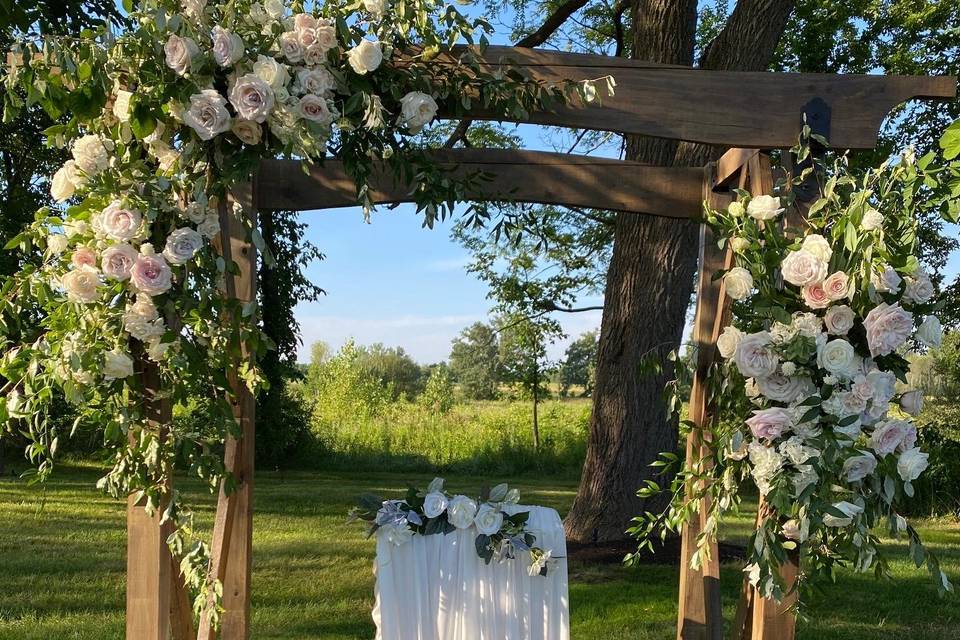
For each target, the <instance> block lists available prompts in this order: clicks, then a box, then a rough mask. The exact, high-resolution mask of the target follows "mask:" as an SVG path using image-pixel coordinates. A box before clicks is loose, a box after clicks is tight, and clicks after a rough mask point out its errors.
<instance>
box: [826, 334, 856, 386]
mask: <svg viewBox="0 0 960 640" xmlns="http://www.w3.org/2000/svg"><path fill="white" fill-rule="evenodd" d="M817 364H818V365H819V366H820V367H822V368H824V369H826V370H827V371H829V372H830V373H832V374H833V375H835V376H837V377H839V378H851V377H853V374H854V371H855V369H856V365H857V353H856V351H855V350H854V348H853V345H852V344H850V343H849V342H847V341H846V340H844V339H842V338H835V339H833V340H830V341H829V342H827V343H826V344H824V345H823V346H822V347H821V348H819V349H818V350H817Z"/></svg>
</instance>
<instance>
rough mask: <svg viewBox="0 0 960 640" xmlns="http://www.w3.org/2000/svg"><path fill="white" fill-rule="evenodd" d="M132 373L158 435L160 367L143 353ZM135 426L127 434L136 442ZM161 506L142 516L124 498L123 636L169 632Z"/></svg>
mask: <svg viewBox="0 0 960 640" xmlns="http://www.w3.org/2000/svg"><path fill="white" fill-rule="evenodd" d="M137 375H138V376H139V378H140V383H141V386H142V388H143V390H144V394H145V397H146V400H145V406H144V412H145V416H146V427H145V428H147V429H151V430H155V431H157V432H158V433H159V436H160V437H161V438H162V437H163V435H164V430H165V429H166V425H168V424H169V423H170V420H171V417H172V409H171V405H170V401H169V399H166V398H160V397H157V394H158V392H159V390H160V372H159V369H158V367H157V364H156V363H154V362H152V361H151V360H149V359H147V358H146V357H144V356H143V355H140V356H139V357H138V358H137ZM139 437H140V430H132V431H131V432H130V435H129V438H130V442H131V444H135V443H136V442H137V441H138V440H139ZM161 512H162V509H160V510H157V512H155V513H154V515H152V516H151V515H147V512H146V511H145V510H144V508H143V502H142V501H139V502H138V501H137V500H136V498H135V496H133V495H131V496H130V497H129V498H127V616H126V637H127V640H168V637H169V635H170V628H171V626H170V607H171V586H172V580H173V579H174V573H173V569H172V568H173V562H172V557H171V554H170V548H169V547H168V546H167V530H166V529H165V528H164V527H162V526H161V524H160V517H161Z"/></svg>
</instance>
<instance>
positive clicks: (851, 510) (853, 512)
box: [823, 501, 863, 527]
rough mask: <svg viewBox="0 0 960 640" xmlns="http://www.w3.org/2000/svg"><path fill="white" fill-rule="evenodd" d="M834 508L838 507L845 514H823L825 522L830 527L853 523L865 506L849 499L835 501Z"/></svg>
mask: <svg viewBox="0 0 960 640" xmlns="http://www.w3.org/2000/svg"><path fill="white" fill-rule="evenodd" d="M833 508H834V509H838V510H839V511H840V512H842V513H843V514H844V515H843V517H838V516H834V515H831V514H829V513H825V514H823V524H825V525H827V526H828V527H846V526H848V525H850V524H852V523H853V520H854V518H856V517H857V516H858V515H860V514H861V513H863V507H861V506H860V505H856V504H853V503H852V502H847V501H843V502H835V503H834V504H833Z"/></svg>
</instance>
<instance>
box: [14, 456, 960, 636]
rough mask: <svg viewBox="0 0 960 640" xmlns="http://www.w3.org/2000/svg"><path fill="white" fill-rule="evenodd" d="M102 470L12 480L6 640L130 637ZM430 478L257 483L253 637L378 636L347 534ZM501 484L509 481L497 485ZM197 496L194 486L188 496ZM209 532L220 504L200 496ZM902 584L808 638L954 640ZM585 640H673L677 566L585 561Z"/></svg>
mask: <svg viewBox="0 0 960 640" xmlns="http://www.w3.org/2000/svg"><path fill="white" fill-rule="evenodd" d="M97 477H98V470H97V469H96V468H93V467H89V466H88V467H78V468H70V469H60V470H59V472H58V474H57V475H56V476H55V479H54V480H53V481H52V482H51V483H50V484H49V485H47V486H46V487H43V488H41V487H29V486H27V485H26V484H25V483H23V482H22V481H20V480H17V479H14V478H5V479H3V480H0V576H2V588H0V640H50V639H56V640H106V639H114V638H121V637H122V636H123V604H124V568H125V565H124V545H125V531H124V522H123V513H124V508H123V505H122V504H119V503H117V502H115V501H113V500H111V499H109V498H106V497H104V496H102V495H100V494H98V493H97V492H96V490H95V489H94V488H93V483H94V481H95V480H96V478H97ZM429 479H430V476H429V475H423V474H415V473H382V472H380V473H375V472H370V473H367V472H363V473H358V472H288V473H285V474H280V473H275V472H265V473H261V474H259V475H258V478H257V485H256V503H257V511H256V519H255V531H256V533H255V541H254V543H255V559H254V595H253V610H254V614H253V615H254V634H253V637H254V638H256V639H257V640H272V639H305V638H320V639H323V640H347V639H366V640H369V639H370V638H372V637H373V633H374V631H373V626H372V624H371V623H370V607H371V604H372V590H373V576H372V573H371V562H372V557H373V552H374V546H373V543H372V541H370V540H367V539H365V538H364V536H363V532H362V530H361V529H359V528H356V527H355V526H352V525H347V524H346V522H345V521H346V513H347V510H348V509H349V508H350V506H351V504H352V500H353V498H354V497H355V496H356V495H358V494H360V493H362V492H364V491H371V490H372V491H375V492H381V493H384V494H389V493H390V492H391V491H395V490H398V489H401V488H402V487H404V486H405V484H406V483H407V482H413V483H417V484H424V483H426V482H428V481H429ZM485 479H487V478H483V477H476V476H471V477H470V478H469V479H467V477H466V476H463V475H454V474H450V475H448V481H449V484H450V485H451V488H452V489H453V490H476V489H477V488H478V486H479V484H480V483H481V482H483V481H484V480H485ZM489 479H491V480H500V479H508V480H512V478H508V477H507V478H505V477H503V476H496V477H493V478H489ZM515 484H516V485H517V486H518V487H520V489H521V490H522V491H523V496H524V501H525V502H529V503H539V504H545V505H550V506H553V507H556V508H557V509H558V510H560V511H561V513H563V512H565V511H566V509H568V508H569V506H570V504H571V502H572V500H573V497H574V493H575V490H576V481H575V480H574V479H572V478H563V477H554V478H537V477H534V476H526V477H523V478H521V479H520V480H519V481H518V482H516V483H515ZM188 486H189V485H188ZM190 495H191V496H192V498H193V501H194V502H195V504H196V507H197V513H198V516H199V524H200V525H201V526H203V527H208V526H209V525H210V522H211V518H212V506H213V502H212V500H211V499H209V498H208V497H207V496H203V495H200V494H198V493H196V492H195V491H192V492H190ZM751 521H752V514H750V513H745V514H743V515H742V516H741V517H739V518H736V519H732V520H730V521H729V522H727V523H726V526H725V529H724V532H725V533H724V537H725V539H726V540H728V541H732V542H740V543H742V542H743V541H744V540H745V539H746V537H747V535H748V532H749V529H750V523H751ZM921 529H922V532H923V533H924V534H925V536H926V537H927V539H928V540H929V542H930V547H931V548H932V549H933V550H935V551H936V552H937V553H939V554H940V555H941V556H942V559H943V562H944V565H945V568H946V569H947V571H948V573H949V574H950V575H951V576H952V577H953V578H954V579H955V580H960V525H958V524H957V523H956V522H955V521H953V520H949V521H948V520H926V521H923V522H922V527H921ZM740 568H741V567H740V566H738V565H737V564H735V563H733V564H726V565H724V567H723V570H722V589H723V595H724V603H725V614H726V617H727V618H728V619H730V618H731V617H732V615H733V609H734V606H735V602H736V596H737V592H738V587H739V584H740ZM892 569H893V573H894V575H895V580H893V581H875V580H874V579H873V577H872V576H863V575H852V574H849V573H845V572H844V573H842V574H841V575H840V576H839V579H838V582H837V584H835V585H832V586H830V587H828V588H827V589H826V590H825V591H824V592H823V593H822V594H820V595H817V596H816V597H814V598H813V600H812V601H811V605H812V607H811V610H810V614H811V619H810V620H809V621H805V622H801V624H800V625H799V638H801V640H812V639H824V640H826V639H830V640H834V639H836V640H885V639H889V640H904V639H910V640H947V639H950V640H953V639H955V638H956V637H957V634H958V629H960V607H957V603H956V600H955V599H953V600H946V601H945V600H940V599H938V597H937V595H936V590H935V589H934V587H933V585H932V584H931V583H930V581H929V580H928V576H927V575H926V574H924V573H923V572H922V571H920V570H915V569H913V568H912V565H911V564H910V562H909V561H908V559H907V558H906V554H905V549H903V548H902V546H900V545H898V547H897V549H896V559H895V561H894V562H893V565H892ZM570 572H571V593H570V601H571V616H572V637H573V638H574V639H575V640H653V639H658V640H659V639H663V638H669V637H672V634H673V626H674V624H675V615H676V614H675V598H676V593H677V575H678V569H677V567H676V566H674V565H663V564H644V565H641V566H639V567H637V568H630V569H628V568H624V567H621V566H618V565H604V566H596V565H594V566H591V565H587V564H582V563H578V562H576V561H574V562H572V564H571V567H570Z"/></svg>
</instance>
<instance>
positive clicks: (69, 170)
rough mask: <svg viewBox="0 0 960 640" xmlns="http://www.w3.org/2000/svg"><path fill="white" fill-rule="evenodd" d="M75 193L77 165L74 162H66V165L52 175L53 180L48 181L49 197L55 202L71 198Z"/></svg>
mask: <svg viewBox="0 0 960 640" xmlns="http://www.w3.org/2000/svg"><path fill="white" fill-rule="evenodd" d="M76 191H77V164H76V161H74V160H67V161H66V163H64V165H63V166H62V167H60V168H59V169H57V172H56V173H55V174H53V180H51V181H50V195H51V196H52V197H53V199H54V200H56V201H57V202H63V201H64V200H66V199H68V198H71V197H73V194H74V193H76Z"/></svg>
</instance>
